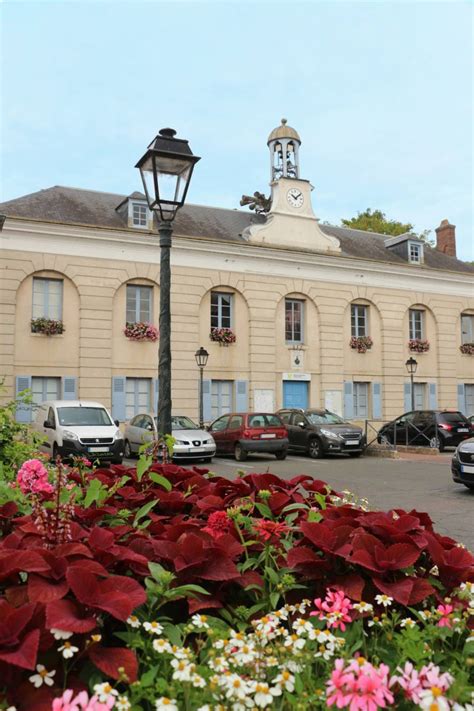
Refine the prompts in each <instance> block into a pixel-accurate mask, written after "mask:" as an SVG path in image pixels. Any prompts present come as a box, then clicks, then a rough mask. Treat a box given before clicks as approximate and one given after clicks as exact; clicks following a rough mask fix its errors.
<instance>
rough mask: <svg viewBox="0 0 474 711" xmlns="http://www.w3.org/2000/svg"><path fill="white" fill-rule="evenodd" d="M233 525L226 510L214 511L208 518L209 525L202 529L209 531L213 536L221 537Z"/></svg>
mask: <svg viewBox="0 0 474 711" xmlns="http://www.w3.org/2000/svg"><path fill="white" fill-rule="evenodd" d="M230 525H231V520H230V518H229V517H228V516H227V514H226V512H225V511H214V512H213V513H211V514H210V515H209V518H208V519H207V526H205V527H204V528H203V529H202V530H203V531H206V533H209V534H210V535H211V536H212V537H213V538H220V537H221V536H223V535H224V534H225V533H228V531H229V528H230Z"/></svg>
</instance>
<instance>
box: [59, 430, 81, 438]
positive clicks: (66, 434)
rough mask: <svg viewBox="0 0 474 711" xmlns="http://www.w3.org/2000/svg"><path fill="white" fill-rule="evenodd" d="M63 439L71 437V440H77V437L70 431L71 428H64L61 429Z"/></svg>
mask: <svg viewBox="0 0 474 711" xmlns="http://www.w3.org/2000/svg"><path fill="white" fill-rule="evenodd" d="M63 439H72V440H78V439H79V437H78V436H77V434H76V433H75V432H71V430H64V431H63Z"/></svg>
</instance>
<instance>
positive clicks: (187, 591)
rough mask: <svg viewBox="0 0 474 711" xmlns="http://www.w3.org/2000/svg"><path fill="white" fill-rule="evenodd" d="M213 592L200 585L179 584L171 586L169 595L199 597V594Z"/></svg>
mask: <svg viewBox="0 0 474 711" xmlns="http://www.w3.org/2000/svg"><path fill="white" fill-rule="evenodd" d="M210 594H211V593H210V592H208V591H207V590H205V589H204V588H202V587H201V586H200V585H193V584H189V585H179V586H178V587H177V588H171V589H170V590H169V591H168V596H169V597H170V598H171V599H175V598H177V597H197V596H198V595H210Z"/></svg>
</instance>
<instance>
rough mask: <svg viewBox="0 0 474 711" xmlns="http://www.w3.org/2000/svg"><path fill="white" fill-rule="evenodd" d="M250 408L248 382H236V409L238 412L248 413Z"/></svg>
mask: <svg viewBox="0 0 474 711" xmlns="http://www.w3.org/2000/svg"><path fill="white" fill-rule="evenodd" d="M248 407H249V399H248V380H236V381H235V409H236V410H237V412H247V410H248Z"/></svg>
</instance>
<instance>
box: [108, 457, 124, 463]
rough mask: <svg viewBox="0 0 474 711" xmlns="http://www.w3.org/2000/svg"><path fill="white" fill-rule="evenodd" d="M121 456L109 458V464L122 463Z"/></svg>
mask: <svg viewBox="0 0 474 711" xmlns="http://www.w3.org/2000/svg"><path fill="white" fill-rule="evenodd" d="M122 461H123V457H114V459H111V460H110V463H111V464H122Z"/></svg>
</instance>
